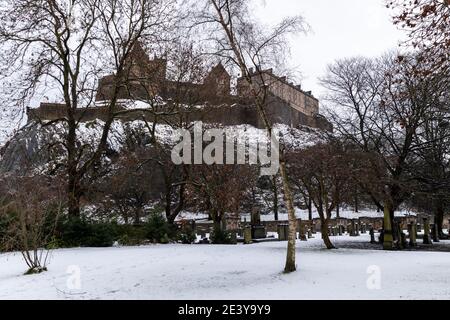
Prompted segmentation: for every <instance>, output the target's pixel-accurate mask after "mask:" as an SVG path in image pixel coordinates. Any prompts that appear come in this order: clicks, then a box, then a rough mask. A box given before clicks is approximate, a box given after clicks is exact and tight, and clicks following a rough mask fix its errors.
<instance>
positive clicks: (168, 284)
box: [0, 234, 450, 299]
mask: <svg viewBox="0 0 450 320" xmlns="http://www.w3.org/2000/svg"><path fill="white" fill-rule="evenodd" d="M349 240H352V241H360V242H367V241H368V240H369V239H368V235H362V236H361V237H358V238H352V239H350V238H349V237H346V236H343V237H333V241H335V243H336V244H337V246H339V243H342V242H344V241H349ZM439 245H443V242H441V243H440V244H439ZM285 253H286V242H267V243H259V244H253V245H247V246H246V245H237V246H212V245H153V246H143V247H122V248H98V249H96V248H80V249H63V250H56V251H54V252H53V257H52V261H51V264H50V266H49V271H48V272H46V273H44V274H40V275H32V276H23V275H22V273H23V271H24V270H25V265H24V263H23V262H22V261H21V257H20V255H19V254H3V255H0V299H450V277H449V276H448V266H449V265H450V253H446V252H421V251H403V252H384V251H381V250H359V249H338V250H333V251H328V250H325V249H323V245H322V241H321V239H320V235H319V234H317V235H316V238H315V239H311V240H309V241H308V242H298V250H297V261H298V271H297V272H295V273H292V274H288V275H286V274H283V273H281V270H282V268H283V264H284V259H285ZM78 280H79V281H78ZM368 284H369V285H368Z"/></svg>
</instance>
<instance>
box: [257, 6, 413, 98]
mask: <svg viewBox="0 0 450 320" xmlns="http://www.w3.org/2000/svg"><path fill="white" fill-rule="evenodd" d="M255 3H256V9H257V16H258V17H259V18H260V19H261V21H262V22H267V23H270V24H272V23H276V22H277V21H280V19H282V18H283V17H285V16H292V15H302V16H303V17H304V18H305V20H306V22H307V23H308V24H309V25H310V26H311V28H312V32H311V33H309V34H308V35H299V36H297V37H295V38H294V39H292V40H291V46H292V49H291V61H290V67H291V68H296V69H298V71H299V72H301V74H302V77H303V80H302V87H303V89H305V90H312V91H313V94H314V95H315V96H317V97H320V96H321V93H322V92H323V89H322V88H321V87H320V85H319V83H318V77H320V76H322V75H323V74H324V72H325V68H326V66H327V64H329V63H331V62H333V61H334V60H335V59H338V58H344V57H349V56H357V55H363V56H378V55H381V54H383V53H384V52H386V51H388V50H390V49H395V48H396V47H397V46H398V43H399V42H400V41H401V39H404V38H405V35H404V33H403V32H401V31H399V30H397V29H396V27H395V26H394V25H393V24H392V22H391V13H392V12H391V11H390V10H389V9H387V8H386V7H385V2H384V0H340V1H335V0H256V1H255Z"/></svg>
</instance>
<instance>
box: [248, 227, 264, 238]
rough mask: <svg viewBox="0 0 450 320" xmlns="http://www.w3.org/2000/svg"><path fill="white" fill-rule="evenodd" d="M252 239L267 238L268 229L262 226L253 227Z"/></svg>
mask: <svg viewBox="0 0 450 320" xmlns="http://www.w3.org/2000/svg"><path fill="white" fill-rule="evenodd" d="M251 230H252V239H265V238H267V232H266V227H265V226H262V225H252V229H251Z"/></svg>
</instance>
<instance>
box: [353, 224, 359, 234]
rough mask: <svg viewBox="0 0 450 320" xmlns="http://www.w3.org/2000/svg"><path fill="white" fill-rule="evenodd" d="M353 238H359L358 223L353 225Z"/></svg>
mask: <svg viewBox="0 0 450 320" xmlns="http://www.w3.org/2000/svg"><path fill="white" fill-rule="evenodd" d="M354 230H355V231H354V236H355V237H359V221H358V222H357V223H355V229H354Z"/></svg>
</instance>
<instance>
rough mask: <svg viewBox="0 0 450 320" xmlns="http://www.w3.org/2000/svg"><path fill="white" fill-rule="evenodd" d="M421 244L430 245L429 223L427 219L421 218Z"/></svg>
mask: <svg viewBox="0 0 450 320" xmlns="http://www.w3.org/2000/svg"><path fill="white" fill-rule="evenodd" d="M423 232H424V234H423V244H432V242H431V238H430V223H429V222H428V218H423Z"/></svg>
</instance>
